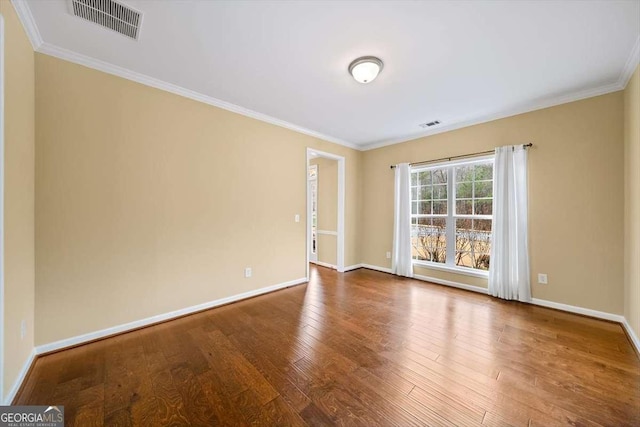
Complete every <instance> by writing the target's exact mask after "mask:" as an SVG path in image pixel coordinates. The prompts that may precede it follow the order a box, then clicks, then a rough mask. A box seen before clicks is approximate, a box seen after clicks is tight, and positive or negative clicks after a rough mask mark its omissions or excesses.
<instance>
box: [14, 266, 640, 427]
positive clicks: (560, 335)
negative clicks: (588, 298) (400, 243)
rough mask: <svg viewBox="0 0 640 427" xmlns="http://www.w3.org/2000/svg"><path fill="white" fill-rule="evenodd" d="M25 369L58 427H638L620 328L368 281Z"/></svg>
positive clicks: (211, 315)
mask: <svg viewBox="0 0 640 427" xmlns="http://www.w3.org/2000/svg"><path fill="white" fill-rule="evenodd" d="M311 274H312V279H311V281H310V283H309V284H308V285H302V286H297V287H294V288H290V289H286V290H282V291H278V292H274V293H272V294H268V295H264V296H261V297H257V298H253V299H250V300H246V301H243V302H239V303H235V304H231V305H228V306H224V307H219V308H215V309H212V310H208V311H205V312H202V313H199V314H196V315H192V316H188V317H184V318H181V319H177V320H174V321H170V322H167V323H163V324H160V325H156V326H152V327H149V328H146V329H141V330H138V331H134V332H131V333H127V334H124V335H120V336H117V337H113V338H109V339H105V340H102V341H99V342H95V343H91V344H88V345H84V346H81V347H77V348H74V349H70V350H65V351H62V352H59V353H55V354H51V355H48V356H44V357H41V358H39V359H37V361H36V363H35V366H34V367H33V370H32V372H31V374H30V375H29V377H28V379H27V382H26V383H25V386H24V387H23V389H22V391H21V393H20V395H19V396H18V398H17V402H16V403H17V404H41V405H53V404H57V405H64V406H65V415H66V420H67V425H69V426H71V425H79V426H91V425H109V426H116V425H117V426H120V425H122V426H126V425H140V426H163V425H202V426H205V425H207V426H209V425H228V426H242V425H268V426H298V425H300V426H302V425H310V426H319V425H357V426H378V425H379V426H418V425H421V426H424V425H428V426H453V425H458V426H474V425H487V426H507V425H514V426H555V425H574V426H578V425H579V426H597V425H600V426H625V425H629V426H630V425H636V426H637V425H640V361H639V360H638V357H637V355H636V354H635V352H634V350H633V348H632V347H631V344H630V343H629V341H628V339H627V338H626V336H625V334H624V332H623V330H622V328H621V327H620V325H618V324H615V323H609V322H604V321H599V320H595V319H591V318H586V317H581V316H577V315H572V314H567V313H562V312H559V311H554V310H549V309H545V308H541V307H536V306H532V305H527V304H521V303H516V302H506V301H501V300H497V299H493V298H490V297H487V296H485V295H480V294H475V293H471V292H466V291H461V290H457V289H451V288H447V287H444V286H439V285H432V284H428V283H424V282H420V281H416V280H410V279H401V278H395V277H394V276H391V275H388V274H384V273H378V272H374V271H371V270H364V269H360V270H356V271H353V272H349V273H345V274H338V273H336V272H335V271H332V270H328V269H325V268H322V267H312V269H311Z"/></svg>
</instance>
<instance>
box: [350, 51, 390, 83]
mask: <svg viewBox="0 0 640 427" xmlns="http://www.w3.org/2000/svg"><path fill="white" fill-rule="evenodd" d="M382 67H383V63H382V61H381V60H380V59H379V58H376V57H375V56H363V57H360V58H358V59H356V60H354V61H353V62H352V63H351V64H349V73H350V74H351V75H352V76H353V78H354V79H356V81H357V82H359V83H371V82H372V81H373V80H374V79H375V78H376V77H378V74H380V71H382Z"/></svg>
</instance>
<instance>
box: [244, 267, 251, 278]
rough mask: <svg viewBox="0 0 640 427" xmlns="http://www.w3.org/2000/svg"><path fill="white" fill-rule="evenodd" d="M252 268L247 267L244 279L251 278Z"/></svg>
mask: <svg viewBox="0 0 640 427" xmlns="http://www.w3.org/2000/svg"><path fill="white" fill-rule="evenodd" d="M251 273H252V272H251V267H247V268H245V269H244V277H251Z"/></svg>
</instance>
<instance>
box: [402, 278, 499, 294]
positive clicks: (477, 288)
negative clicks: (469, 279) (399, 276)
mask: <svg viewBox="0 0 640 427" xmlns="http://www.w3.org/2000/svg"><path fill="white" fill-rule="evenodd" d="M413 278H414V279H418V280H422V281H424V282H431V283H436V284H438V285H445V286H451V287H453V288H458V289H464V290H465V291H471V292H478V293H480V294H485V295H486V294H487V292H488V291H487V288H482V287H480V286H473V285H465V284H464V283H458V282H452V281H451V280H444V279H438V278H437V277H430V276H422V275H420V274H414V275H413Z"/></svg>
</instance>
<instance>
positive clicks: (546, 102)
mask: <svg viewBox="0 0 640 427" xmlns="http://www.w3.org/2000/svg"><path fill="white" fill-rule="evenodd" d="M622 89H624V86H622V85H621V84H620V82H619V81H617V82H615V83H609V84H605V85H602V86H596V87H593V88H589V89H584V90H580V91H577V92H573V93H569V94H565V95H560V96H553V97H547V98H542V99H538V100H535V101H532V102H528V103H525V104H521V105H519V106H517V107H514V108H509V109H506V110H501V111H496V112H494V113H490V114H482V113H478V114H474V115H471V116H470V118H468V119H465V120H460V121H457V122H454V123H452V124H450V125H447V126H442V127H439V128H438V129H433V130H430V131H427V132H421V133H418V134H413V135H411V136H406V137H402V138H394V139H387V140H382V141H378V142H373V143H370V144H363V145H361V146H360V150H362V151H368V150H375V149H376V148H382V147H386V146H388V145H394V144H400V143H402V142H409V141H414V140H416V139H420V138H424V137H427V136H432V135H437V134H440V133H445V132H450V131H452V130H456V129H461V128H465V127H469V126H474V125H479V124H482V123H487V122H492V121H494V120H499V119H504V118H507V117H512V116H517V115H519V114H524V113H529V112H532V111H536V110H542V109H544V108H549V107H555V106H557V105H562V104H567V103H569V102H574V101H579V100H581V99H586V98H592V97H594V96H600V95H605V94H607V93H611V92H617V91H619V90H622Z"/></svg>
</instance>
